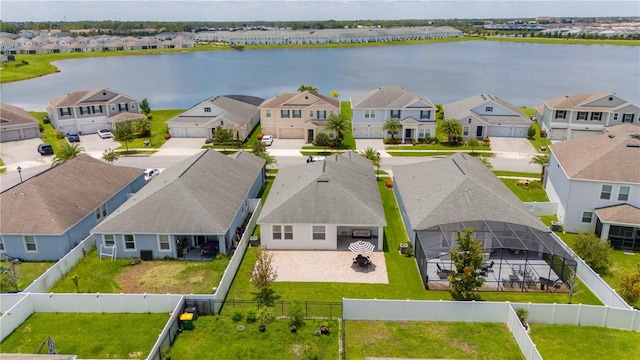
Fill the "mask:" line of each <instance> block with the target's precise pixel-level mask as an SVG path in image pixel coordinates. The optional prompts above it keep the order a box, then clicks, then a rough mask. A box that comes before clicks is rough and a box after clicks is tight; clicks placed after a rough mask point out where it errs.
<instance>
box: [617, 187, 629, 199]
mask: <svg viewBox="0 0 640 360" xmlns="http://www.w3.org/2000/svg"><path fill="white" fill-rule="evenodd" d="M622 189H626V190H627V191H626V192H622ZM630 193H631V186H620V189H618V201H629V194H630Z"/></svg>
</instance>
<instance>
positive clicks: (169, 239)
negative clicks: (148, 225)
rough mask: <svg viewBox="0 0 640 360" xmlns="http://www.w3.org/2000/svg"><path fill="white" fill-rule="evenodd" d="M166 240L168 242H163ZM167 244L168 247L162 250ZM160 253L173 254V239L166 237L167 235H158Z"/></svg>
mask: <svg viewBox="0 0 640 360" xmlns="http://www.w3.org/2000/svg"><path fill="white" fill-rule="evenodd" d="M165 238H166V241H163V239H165ZM163 244H165V245H167V246H168V247H167V248H166V249H163V248H162V245H163ZM158 251H161V252H171V237H170V236H169V235H165V234H158Z"/></svg>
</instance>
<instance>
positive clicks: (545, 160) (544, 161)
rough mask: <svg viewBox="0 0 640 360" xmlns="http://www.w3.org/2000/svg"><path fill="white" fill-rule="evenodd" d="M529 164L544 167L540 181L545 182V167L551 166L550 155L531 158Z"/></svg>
mask: <svg viewBox="0 0 640 360" xmlns="http://www.w3.org/2000/svg"><path fill="white" fill-rule="evenodd" d="M529 164H537V165H540V166H541V167H542V171H541V172H540V181H542V180H544V167H545V166H547V165H549V155H536V156H534V157H532V158H531V160H530V161H529Z"/></svg>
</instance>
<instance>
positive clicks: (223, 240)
mask: <svg viewBox="0 0 640 360" xmlns="http://www.w3.org/2000/svg"><path fill="white" fill-rule="evenodd" d="M218 245H220V254H222V255H227V239H226V238H225V237H224V235H218Z"/></svg>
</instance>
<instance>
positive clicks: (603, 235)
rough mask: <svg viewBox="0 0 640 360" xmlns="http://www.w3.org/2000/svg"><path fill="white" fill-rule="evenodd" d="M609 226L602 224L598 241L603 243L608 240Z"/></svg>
mask: <svg viewBox="0 0 640 360" xmlns="http://www.w3.org/2000/svg"><path fill="white" fill-rule="evenodd" d="M610 227H611V224H605V223H602V231H601V232H600V240H602V241H605V240H607V239H608V238H609V228H610Z"/></svg>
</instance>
